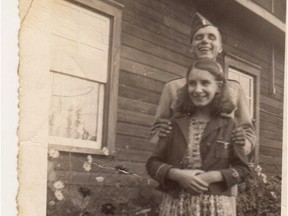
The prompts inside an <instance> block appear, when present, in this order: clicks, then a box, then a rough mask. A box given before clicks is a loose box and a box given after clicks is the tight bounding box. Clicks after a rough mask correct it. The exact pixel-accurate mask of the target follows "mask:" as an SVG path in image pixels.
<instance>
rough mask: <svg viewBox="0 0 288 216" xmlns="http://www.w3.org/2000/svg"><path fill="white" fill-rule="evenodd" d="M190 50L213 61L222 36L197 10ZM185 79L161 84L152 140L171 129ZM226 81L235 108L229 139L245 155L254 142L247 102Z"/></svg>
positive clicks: (237, 87) (236, 86)
mask: <svg viewBox="0 0 288 216" xmlns="http://www.w3.org/2000/svg"><path fill="white" fill-rule="evenodd" d="M191 51H192V53H193V55H194V56H195V58H196V59H204V58H207V59H213V60H215V61H216V58H217V56H218V54H219V53H221V52H222V39H221V34H220V32H219V30H218V29H217V27H215V26H214V25H213V24H212V23H211V22H209V21H208V20H207V19H205V18H204V17H202V16H201V15H200V14H199V13H196V14H195V17H194V20H193V23H192V31H191ZM185 79H186V78H185V77H184V78H180V79H176V80H172V81H170V82H168V83H166V84H165V86H164V88H163V91H162V95H161V98H160V101H159V105H158V108H157V112H156V121H155V124H154V127H153V128H152V138H151V142H152V143H157V141H158V139H159V137H161V136H162V137H163V136H166V135H167V134H168V133H170V131H171V129H172V128H171V122H170V120H169V119H170V118H171V117H172V116H174V115H175V110H174V108H175V103H176V100H177V92H178V90H179V89H180V88H181V87H183V86H184V85H185V82H186V80H185ZM228 84H229V85H228V87H229V91H227V93H228V92H232V94H231V93H230V96H231V97H232V101H233V102H234V104H235V105H236V107H237V108H236V110H234V112H233V113H231V114H230V115H232V116H233V115H234V116H235V120H236V122H237V125H238V127H237V128H236V129H235V130H234V133H233V137H232V139H233V140H234V141H235V142H236V143H237V144H239V145H242V146H243V148H244V150H245V154H247V155H248V154H249V153H250V152H251V151H252V149H253V148H254V147H255V142H256V136H255V132H254V128H253V124H252V119H251V117H250V116H249V112H248V105H247V102H246V98H245V95H244V92H243V90H242V88H241V86H240V84H239V83H238V82H236V81H233V80H228ZM223 115H224V114H223ZM244 133H245V136H244ZM244 137H246V138H244Z"/></svg>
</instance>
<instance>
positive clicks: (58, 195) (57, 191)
mask: <svg viewBox="0 0 288 216" xmlns="http://www.w3.org/2000/svg"><path fill="white" fill-rule="evenodd" d="M54 195H55V197H56V199H57V200H59V201H61V200H63V199H64V196H63V194H62V192H61V191H60V190H56V191H55V192H54Z"/></svg>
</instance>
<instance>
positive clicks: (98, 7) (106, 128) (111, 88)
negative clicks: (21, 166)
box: [49, 0, 123, 156]
mask: <svg viewBox="0 0 288 216" xmlns="http://www.w3.org/2000/svg"><path fill="white" fill-rule="evenodd" d="M63 1H64V0H63ZM68 2H71V3H75V4H77V6H79V7H84V8H88V9H90V10H92V11H95V12H96V13H99V14H103V15H105V16H107V17H109V18H110V23H111V25H110V39H109V40H110V43H109V45H110V47H109V57H108V81H107V83H106V85H105V90H104V95H105V99H104V112H103V128H102V131H103V132H102V144H101V147H100V148H98V149H97V148H91V142H92V141H89V140H79V139H73V138H61V137H54V136H49V149H51V148H53V149H57V150H59V151H68V152H78V153H89V154H100V155H106V156H107V155H113V154H115V140H116V123H117V108H118V106H117V105H118V100H117V99H118V81H119V68H120V48H121V41H120V34H121V21H122V9H123V5H121V4H119V3H117V2H114V1H113V0H101V1H100V0H94V1H91V0H71V1H68ZM94 143H95V145H96V142H94Z"/></svg>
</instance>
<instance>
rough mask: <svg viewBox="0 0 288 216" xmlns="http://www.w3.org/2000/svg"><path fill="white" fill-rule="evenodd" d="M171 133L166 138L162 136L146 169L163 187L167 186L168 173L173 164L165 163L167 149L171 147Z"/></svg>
mask: <svg viewBox="0 0 288 216" xmlns="http://www.w3.org/2000/svg"><path fill="white" fill-rule="evenodd" d="M170 140H171V135H168V136H167V137H165V138H160V139H159V141H158V143H157V146H156V147H155V150H154V152H153V154H152V156H151V157H150V158H149V159H148V161H147V163H146V169H147V172H148V174H149V175H150V176H151V177H152V178H153V179H155V180H156V181H158V182H159V183H160V184H161V185H162V186H163V187H165V180H166V175H167V173H168V171H169V169H171V168H172V165H169V164H167V163H165V160H166V154H167V149H168V148H169V142H170Z"/></svg>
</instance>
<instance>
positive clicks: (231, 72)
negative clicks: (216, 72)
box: [228, 67, 255, 118]
mask: <svg viewBox="0 0 288 216" xmlns="http://www.w3.org/2000/svg"><path fill="white" fill-rule="evenodd" d="M228 79H231V80H236V81H237V82H239V83H240V84H241V87H242V88H243V90H244V94H245V97H246V99H247V103H248V108H249V114H250V116H251V117H252V118H254V103H255V101H254V93H255V92H254V77H253V76H250V75H248V74H246V73H243V72H242V71H239V70H237V69H236V68H232V67H229V69H228Z"/></svg>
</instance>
